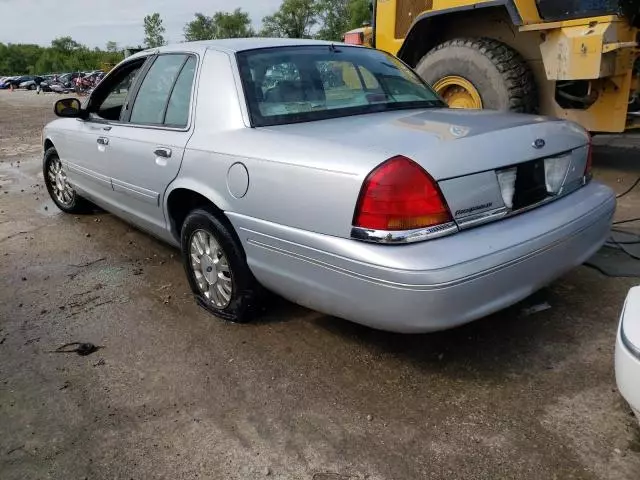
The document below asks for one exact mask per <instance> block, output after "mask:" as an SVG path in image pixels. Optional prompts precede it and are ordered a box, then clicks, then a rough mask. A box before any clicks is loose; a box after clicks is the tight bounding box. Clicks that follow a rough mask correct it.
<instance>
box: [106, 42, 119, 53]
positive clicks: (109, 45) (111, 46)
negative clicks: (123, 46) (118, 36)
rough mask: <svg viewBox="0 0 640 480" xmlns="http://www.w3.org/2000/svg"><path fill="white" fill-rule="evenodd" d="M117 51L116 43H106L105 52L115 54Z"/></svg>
mask: <svg viewBox="0 0 640 480" xmlns="http://www.w3.org/2000/svg"><path fill="white" fill-rule="evenodd" d="M117 51H118V43H117V42H114V41H108V42H107V52H111V53H115V52H117Z"/></svg>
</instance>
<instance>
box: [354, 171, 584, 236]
mask: <svg viewBox="0 0 640 480" xmlns="http://www.w3.org/2000/svg"><path fill="white" fill-rule="evenodd" d="M590 180H591V175H585V176H584V177H582V178H580V179H578V180H576V181H574V182H572V183H570V184H569V185H563V186H562V188H561V190H560V193H559V194H558V195H550V196H548V197H547V198H545V199H544V200H542V201H540V202H538V203H535V204H533V205H529V206H528V207H525V208H521V209H519V210H515V211H514V210H510V209H509V208H507V207H500V208H496V209H494V210H489V211H488V212H482V213H478V214H476V215H471V216H468V217H465V218H461V219H457V220H455V221H452V222H448V223H443V224H440V225H435V226H433V227H427V228H420V229H416V230H398V231H387V230H371V229H367V228H362V227H352V228H351V238H352V239H353V240H360V241H364V242H370V243H380V244H386V245H402V244H407V243H416V242H424V241H426V240H433V239H435V238H441V237H445V236H448V235H452V234H454V233H457V232H459V231H463V230H469V229H471V228H474V227H478V226H480V225H484V224H489V223H493V222H495V221H496V220H501V219H505V218H510V217H515V216H516V215H520V214H521V213H526V212H528V211H530V210H533V209H535V208H538V207H541V206H543V205H546V204H547V203H551V202H553V201H554V200H557V199H559V198H562V197H565V196H567V195H569V194H570V193H572V192H575V191H576V190H578V189H579V188H581V187H583V186H585V185H586V184H587V183H589V181H590Z"/></svg>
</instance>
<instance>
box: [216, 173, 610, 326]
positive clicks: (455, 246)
mask: <svg viewBox="0 0 640 480" xmlns="http://www.w3.org/2000/svg"><path fill="white" fill-rule="evenodd" d="M614 210H615V196H614V194H613V192H612V191H611V190H610V189H609V188H607V187H605V186H603V185H600V184H598V183H595V182H592V183H591V184H589V185H587V186H585V187H584V188H582V189H580V190H579V191H577V192H575V193H573V194H571V195H569V196H567V197H566V198H563V199H559V200H557V201H555V202H552V203H551V204H548V205H546V206H544V207H540V208H538V209H536V210H533V211H530V212H528V213H526V214H523V215H520V216H516V217H513V218H510V219H506V220H503V221H499V222H496V223H494V224H489V225H485V226H482V227H479V228H476V229H473V230H469V231H464V232H460V233H458V234H455V235H452V236H450V237H445V238H441V239H437V240H433V241H428V242H422V243H417V244H413V245H401V246H389V245H373V244H366V243H362V242H357V241H354V240H350V239H344V238H337V237H330V236H326V235H320V234H317V233H313V232H307V231H301V230H298V229H294V228H290V227H285V226H282V225H276V224H272V223H269V222H263V221H259V220H256V219H252V218H249V217H245V216H241V215H236V214H233V213H229V218H230V219H231V221H232V223H233V224H234V227H235V228H236V231H237V232H238V234H239V236H240V238H241V241H242V243H243V245H244V248H245V251H246V253H247V259H248V262H249V266H250V267H251V269H252V271H253V273H254V275H255V276H256V278H257V279H258V280H259V281H260V282H261V283H262V284H263V285H264V286H265V287H267V288H269V289H271V290H273V291H275V292H276V293H278V294H280V295H282V296H283V297H285V298H287V299H289V300H291V301H293V302H296V303H298V304H301V305H304V306H307V307H309V308H312V309H314V310H318V311H320V312H324V313H327V314H330V315H335V316H337V317H341V318H345V319H348V320H352V321H354V322H357V323H361V324H364V325H368V326H371V327H373V328H378V329H381V330H389V331H397V332H404V333H418V332H430V331H437V330H444V329H448V328H452V327H455V326H458V325H462V324H464V323H468V322H470V321H473V320H476V319H478V318H481V317H483V316H486V315H488V314H491V313H493V312H496V311H498V310H501V309H503V308H505V307H508V306H510V305H513V304H514V303H516V302H518V301H520V300H522V299H524V298H526V297H527V296H529V295H530V294H532V293H534V292H535V291H537V290H539V289H540V288H542V287H544V286H545V285H547V284H549V283H550V282H552V281H553V280H555V279H556V278H558V277H559V276H561V275H562V274H564V273H565V272H567V271H568V270H570V269H572V268H573V267H575V266H577V265H580V264H581V263H583V262H584V261H585V260H587V259H588V258H589V257H590V256H591V255H593V254H594V253H595V252H596V251H597V250H598V249H599V248H600V247H601V246H602V244H603V243H604V242H605V240H606V238H607V236H608V235H609V230H610V226H611V219H612V216H613V212H614Z"/></svg>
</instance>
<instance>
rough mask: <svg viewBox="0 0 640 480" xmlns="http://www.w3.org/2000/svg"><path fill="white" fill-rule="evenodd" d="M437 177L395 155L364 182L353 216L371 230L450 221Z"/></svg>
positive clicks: (355, 222)
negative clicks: (434, 177)
mask: <svg viewBox="0 0 640 480" xmlns="http://www.w3.org/2000/svg"><path fill="white" fill-rule="evenodd" d="M451 220H452V219H451V213H450V212H449V208H448V207H447V204H446V202H445V201H444V198H443V197H442V193H441V192H440V189H439V188H438V185H437V184H436V182H435V180H434V179H433V178H431V176H430V175H429V174H428V173H427V172H425V171H424V170H423V169H422V167H420V166H419V165H418V164H417V163H415V162H413V161H412V160H409V159H408V158H406V157H402V156H398V157H393V158H391V159H389V160H387V161H386V162H384V163H383V164H382V165H380V166H379V167H378V168H376V169H375V170H374V171H373V172H371V173H370V174H369V176H368V177H367V178H366V180H365V181H364V184H363V185H362V190H361V191H360V197H359V198H358V204H357V205H356V212H355V215H354V219H353V225H354V226H355V227H361V228H366V229H370V230H413V229H416V228H425V227H431V226H434V225H439V224H442V223H447V222H450V221H451Z"/></svg>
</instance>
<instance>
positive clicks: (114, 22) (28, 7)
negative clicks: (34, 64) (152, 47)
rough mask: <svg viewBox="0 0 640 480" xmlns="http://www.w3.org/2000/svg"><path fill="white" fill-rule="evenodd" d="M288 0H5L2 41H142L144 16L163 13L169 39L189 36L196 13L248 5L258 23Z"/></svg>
mask: <svg viewBox="0 0 640 480" xmlns="http://www.w3.org/2000/svg"><path fill="white" fill-rule="evenodd" d="M281 1H282V0H0V42H2V43H35V44H38V45H49V44H50V43H51V40H53V39H54V38H57V37H64V36H71V37H73V39H74V40H76V41H77V42H80V43H82V44H85V45H88V46H89V47H101V48H104V47H105V45H106V43H107V42H108V41H110V40H112V41H114V42H117V43H118V45H119V46H120V47H125V46H137V45H142V44H143V40H144V27H143V19H144V16H145V15H147V14H150V13H154V12H158V13H160V16H161V17H162V19H163V22H164V26H165V28H166V29H167V31H166V33H165V38H166V39H167V40H168V41H169V42H180V41H183V40H184V37H183V34H182V29H183V28H184V25H185V23H187V22H188V21H190V20H192V19H193V17H194V14H195V13H196V12H199V13H204V14H205V15H213V14H214V13H215V12H217V11H232V10H234V9H235V8H238V7H240V8H242V9H243V10H244V11H246V12H249V15H250V16H251V18H252V20H253V23H254V25H255V26H256V27H258V26H259V25H260V23H261V20H262V18H263V17H264V16H266V15H269V14H271V13H273V12H274V11H275V10H277V8H278V7H279V6H280V3H281Z"/></svg>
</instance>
